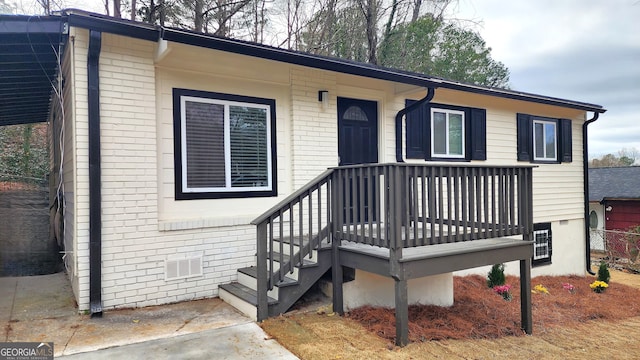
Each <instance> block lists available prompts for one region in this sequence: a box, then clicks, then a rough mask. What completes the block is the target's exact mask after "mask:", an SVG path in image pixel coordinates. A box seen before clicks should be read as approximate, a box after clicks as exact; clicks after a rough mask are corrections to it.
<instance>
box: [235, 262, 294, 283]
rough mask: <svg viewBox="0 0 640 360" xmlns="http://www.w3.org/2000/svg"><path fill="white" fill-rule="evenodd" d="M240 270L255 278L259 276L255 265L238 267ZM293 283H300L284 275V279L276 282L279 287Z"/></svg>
mask: <svg viewBox="0 0 640 360" xmlns="http://www.w3.org/2000/svg"><path fill="white" fill-rule="evenodd" d="M238 272H241V273H243V274H245V275H247V276H250V277H252V278H254V279H257V278H258V268H256V267H255V266H250V267H246V268H242V269H238ZM293 285H298V281H296V280H295V279H292V278H290V277H286V276H285V277H284V279H282V281H280V282H278V283H277V284H276V286H277V287H285V286H293Z"/></svg>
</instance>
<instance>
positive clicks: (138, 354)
mask: <svg viewBox="0 0 640 360" xmlns="http://www.w3.org/2000/svg"><path fill="white" fill-rule="evenodd" d="M0 321H1V323H2V329H3V330H4V331H3V333H2V336H1V337H0V341H4V342H8V341H10V342H22V341H25V342H53V343H54V353H55V357H56V358H58V357H62V358H64V359H113V358H130V359H169V358H170V359H176V358H178V359H297V357H295V356H294V355H292V354H291V353H290V352H288V351H287V350H286V349H285V348H283V347H282V346H281V345H280V344H278V343H277V342H276V341H275V340H273V339H269V338H268V336H267V335H266V334H265V333H264V332H263V331H262V329H261V328H260V327H259V326H258V325H257V324H256V323H254V322H253V321H251V320H250V319H249V318H247V317H245V316H244V315H242V314H240V313H239V312H237V311H236V310H235V309H234V308H232V307H231V306H230V305H228V304H226V303H224V302H222V301H221V300H220V299H217V298H215V299H206V300H196V301H188V302H182V303H178V304H172V305H164V306H153V307H147V308H142V309H124V310H112V311H105V312H104V314H103V317H102V318H91V317H90V316H89V315H81V314H78V312H77V309H76V306H75V302H74V300H73V296H72V291H71V288H70V286H69V282H68V280H67V278H66V276H65V275H64V273H59V274H53V275H43V276H29V277H9V278H0Z"/></svg>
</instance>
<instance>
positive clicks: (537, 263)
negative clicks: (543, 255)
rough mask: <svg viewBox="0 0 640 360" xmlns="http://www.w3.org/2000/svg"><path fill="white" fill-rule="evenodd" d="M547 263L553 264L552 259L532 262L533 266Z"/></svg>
mask: <svg viewBox="0 0 640 360" xmlns="http://www.w3.org/2000/svg"><path fill="white" fill-rule="evenodd" d="M545 265H551V260H540V261H539V262H531V267H532V268H535V267H539V266H545Z"/></svg>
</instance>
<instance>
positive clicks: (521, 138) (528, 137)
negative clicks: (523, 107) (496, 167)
mask: <svg viewBox="0 0 640 360" xmlns="http://www.w3.org/2000/svg"><path fill="white" fill-rule="evenodd" d="M517 119H518V124H517V128H518V130H517V132H518V150H517V151H518V161H532V160H533V124H532V122H531V115H527V114H518V115H517Z"/></svg>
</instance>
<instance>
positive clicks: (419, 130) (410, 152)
mask: <svg viewBox="0 0 640 360" xmlns="http://www.w3.org/2000/svg"><path fill="white" fill-rule="evenodd" d="M415 102H416V100H406V101H405V106H409V105H411V104H413V103H415ZM425 107H426V106H420V107H419V108H417V109H414V110H413V111H411V112H408V113H407V115H406V116H407V127H406V138H407V159H424V158H425V147H424V146H425V145H424V138H423V136H424V133H425V126H428V124H427V123H426V121H427V119H425V118H424V116H423V114H424V108H425Z"/></svg>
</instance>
